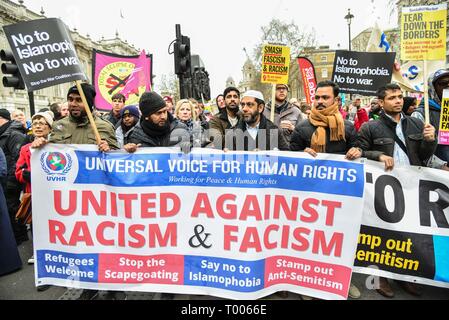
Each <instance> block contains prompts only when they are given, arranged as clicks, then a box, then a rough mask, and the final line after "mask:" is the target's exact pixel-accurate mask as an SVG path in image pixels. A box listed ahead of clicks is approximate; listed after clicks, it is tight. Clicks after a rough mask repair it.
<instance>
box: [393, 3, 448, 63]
mask: <svg viewBox="0 0 449 320" xmlns="http://www.w3.org/2000/svg"><path fill="white" fill-rule="evenodd" d="M446 19H447V4H446V3H441V4H437V5H429V6H418V7H403V8H402V15H401V60H446Z"/></svg>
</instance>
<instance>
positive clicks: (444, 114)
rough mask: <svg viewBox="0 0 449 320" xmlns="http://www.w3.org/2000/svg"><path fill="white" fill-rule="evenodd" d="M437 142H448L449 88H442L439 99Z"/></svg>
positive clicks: (446, 143)
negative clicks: (441, 97)
mask: <svg viewBox="0 0 449 320" xmlns="http://www.w3.org/2000/svg"><path fill="white" fill-rule="evenodd" d="M438 144H445V145H448V144H449V89H444V90H443V99H442V101H441V113H440V128H439V130H438Z"/></svg>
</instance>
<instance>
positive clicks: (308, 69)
mask: <svg viewBox="0 0 449 320" xmlns="http://www.w3.org/2000/svg"><path fill="white" fill-rule="evenodd" d="M298 64H299V70H300V72H301V76H302V79H301V80H302V84H303V87H304V94H305V96H306V101H307V103H308V104H309V105H310V106H312V105H313V102H314V101H315V91H316V76H315V68H314V67H313V63H312V61H310V60H309V59H307V58H306V57H299V58H298Z"/></svg>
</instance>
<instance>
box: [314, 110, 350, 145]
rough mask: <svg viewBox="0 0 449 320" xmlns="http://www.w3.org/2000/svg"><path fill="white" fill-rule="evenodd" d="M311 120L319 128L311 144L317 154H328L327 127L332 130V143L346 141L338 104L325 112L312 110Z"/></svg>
mask: <svg viewBox="0 0 449 320" xmlns="http://www.w3.org/2000/svg"><path fill="white" fill-rule="evenodd" d="M309 120H310V123H311V124H312V125H314V126H315V127H317V128H316V130H315V132H314V133H313V135H312V141H311V143H310V147H311V148H312V149H313V150H315V151H316V152H326V127H329V130H330V134H331V136H330V141H341V140H345V141H346V139H345V124H344V120H343V117H342V116H341V113H340V112H339V111H338V104H337V103H335V104H333V105H332V106H330V107H328V108H326V109H323V110H317V109H316V108H312V113H311V114H310V117H309Z"/></svg>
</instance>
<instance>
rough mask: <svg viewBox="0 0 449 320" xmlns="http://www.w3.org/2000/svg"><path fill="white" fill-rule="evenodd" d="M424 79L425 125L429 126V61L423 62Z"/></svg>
mask: <svg viewBox="0 0 449 320" xmlns="http://www.w3.org/2000/svg"><path fill="white" fill-rule="evenodd" d="M423 78H424V120H425V121H424V123H425V124H426V125H427V124H429V118H430V116H429V90H428V84H427V60H423Z"/></svg>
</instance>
